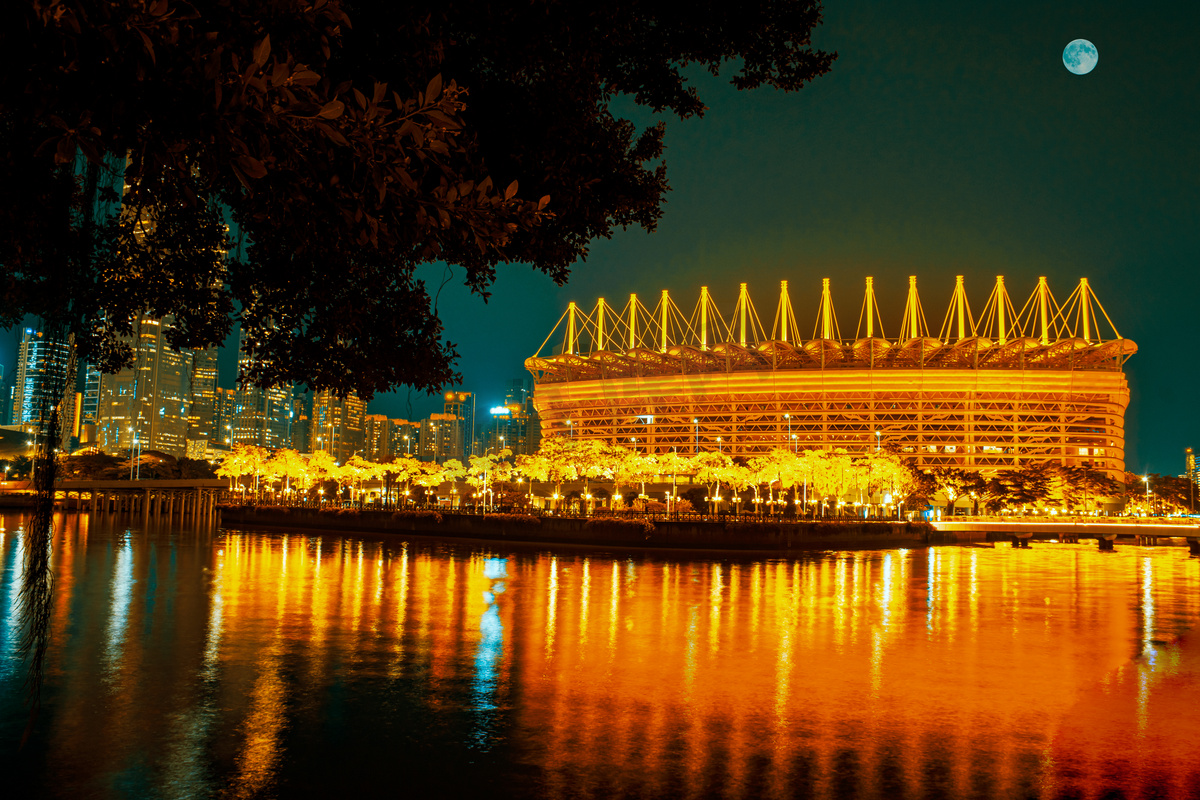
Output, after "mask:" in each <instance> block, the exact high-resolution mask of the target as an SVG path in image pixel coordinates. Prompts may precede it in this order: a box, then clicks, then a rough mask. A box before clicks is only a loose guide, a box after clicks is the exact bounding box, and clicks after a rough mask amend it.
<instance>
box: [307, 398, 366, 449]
mask: <svg viewBox="0 0 1200 800" xmlns="http://www.w3.org/2000/svg"><path fill="white" fill-rule="evenodd" d="M366 411H367V404H366V403H364V402H363V401H362V400H360V399H359V398H358V395H357V394H355V393H354V392H351V393H350V394H349V395H348V396H347V397H345V398H344V399H338V397H337V396H336V395H335V394H334V393H333V392H332V391H330V390H328V389H325V390H322V391H320V392H317V393H316V394H315V395H314V396H313V406H312V417H311V421H310V422H309V437H310V439H309V451H310V452H313V453H315V452H317V451H323V452H326V453H329V454H330V455H332V456H333V457H334V459H335V460H336V461H337V462H338V463H342V464H344V463H346V461H347V460H349V458H350V457H351V456H352V455H354V454H355V453H358V454H359V455H362V454H363V451H364V450H365V441H364V439H365V436H364V434H365V431H364V428H363V418H364V417H365V416H366Z"/></svg>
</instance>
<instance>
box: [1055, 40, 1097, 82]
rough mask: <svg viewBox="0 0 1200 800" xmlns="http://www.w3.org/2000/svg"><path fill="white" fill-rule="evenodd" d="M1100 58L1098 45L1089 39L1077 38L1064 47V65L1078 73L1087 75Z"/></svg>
mask: <svg viewBox="0 0 1200 800" xmlns="http://www.w3.org/2000/svg"><path fill="white" fill-rule="evenodd" d="M1099 60H1100V54H1099V53H1098V52H1096V45H1094V44H1092V43H1091V42H1089V41H1088V40H1087V39H1076V40H1075V41H1073V42H1071V43H1070V44H1069V45H1067V46H1066V47H1064V48H1063V66H1064V67H1066V68H1067V69H1068V70H1070V71H1071V72H1073V73H1075V74H1076V75H1087V74H1088V73H1089V72H1091V71H1092V70H1094V69H1095V68H1096V62H1097V61H1099Z"/></svg>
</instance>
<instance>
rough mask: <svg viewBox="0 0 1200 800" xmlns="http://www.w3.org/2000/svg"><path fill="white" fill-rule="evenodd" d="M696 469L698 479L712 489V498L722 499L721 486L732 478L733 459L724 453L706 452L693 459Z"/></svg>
mask: <svg viewBox="0 0 1200 800" xmlns="http://www.w3.org/2000/svg"><path fill="white" fill-rule="evenodd" d="M692 463H693V464H694V465H695V467H696V479H697V480H699V481H700V482H702V483H705V484H708V485H709V486H711V487H712V491H711V492H709V496H710V497H720V495H721V484H722V483H725V482H727V481H728V480H729V478H730V477H731V475H730V470H731V467H732V466H733V459H731V458H730V457H729V456H727V455H725V454H724V453H713V452H705V453H699V454H697V455H696V456H695V457H693V458H692Z"/></svg>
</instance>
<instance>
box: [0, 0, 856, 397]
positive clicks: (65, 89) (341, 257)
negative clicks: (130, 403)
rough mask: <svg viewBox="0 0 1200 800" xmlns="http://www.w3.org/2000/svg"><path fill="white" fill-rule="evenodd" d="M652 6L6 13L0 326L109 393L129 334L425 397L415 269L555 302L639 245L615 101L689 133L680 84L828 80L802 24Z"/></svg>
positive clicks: (815, 15) (430, 338)
mask: <svg viewBox="0 0 1200 800" xmlns="http://www.w3.org/2000/svg"><path fill="white" fill-rule="evenodd" d="M681 8H682V7H681ZM666 9H667V6H665V5H661V4H657V3H646V2H630V3H605V4H599V5H597V4H591V3H574V2H565V1H564V2H553V0H551V2H545V3H536V4H528V5H525V4H512V3H496V2H482V1H475V2H472V1H470V0H468V1H466V2H452V3H448V4H442V5H440V6H436V7H434V8H427V7H421V8H419V9H418V8H414V7H412V6H411V5H409V4H405V3H367V2H352V1H351V0H343V1H342V2H339V1H338V0H316V2H311V3H310V2H303V3H302V2H295V1H294V0H274V2H270V1H268V2H237V1H236V0H192V2H177V1H176V0H116V1H115V2H108V1H105V2H101V1H100V0H42V2H27V3H22V4H20V5H19V6H18V7H17V8H15V9H12V10H10V12H9V15H8V17H7V18H6V21H5V22H6V24H5V26H4V27H3V28H2V29H0V31H2V32H0V44H2V47H0V68H2V69H3V74H4V76H5V79H4V82H3V83H2V84H0V268H2V269H3V270H4V278H5V290H4V294H3V303H2V304H0V323H7V324H12V323H14V322H16V321H18V320H19V319H20V317H21V316H22V315H23V314H27V313H32V314H36V315H38V316H41V317H43V318H45V319H47V320H53V321H56V322H58V323H60V324H61V325H62V326H63V330H64V332H66V333H72V334H74V336H75V342H76V344H77V346H78V349H79V354H80V356H81V357H84V358H87V359H89V360H91V361H95V362H98V363H100V364H101V365H102V366H103V367H104V368H106V369H109V370H113V369H116V368H117V367H120V366H123V365H126V364H128V363H129V359H130V349H129V346H128V344H127V342H126V339H125V337H126V336H127V335H128V334H129V332H130V330H131V325H132V324H134V322H135V321H136V315H137V313H138V312H139V311H144V312H147V313H150V314H152V315H154V316H167V315H171V316H173V317H174V318H175V321H176V327H175V329H174V331H173V332H172V333H171V339H172V343H173V344H176V345H179V346H191V347H198V346H203V345H206V344H211V343H214V342H219V341H222V340H223V339H224V337H225V335H226V334H227V333H228V332H229V330H230V329H231V326H232V324H233V323H234V322H238V323H240V324H241V326H242V329H243V330H244V331H245V332H246V333H247V336H248V341H249V345H250V348H251V350H252V351H253V354H254V355H255V356H256V357H257V361H256V364H255V366H254V368H253V369H252V370H251V373H250V375H249V376H248V377H249V378H251V379H252V380H253V381H255V382H256V383H259V384H260V385H274V384H278V383H302V382H307V383H309V384H311V385H313V386H315V387H318V388H325V387H329V388H333V389H335V390H337V391H339V392H345V391H348V390H350V389H355V390H357V391H358V392H359V394H360V395H361V396H362V397H364V398H369V397H370V396H371V395H372V394H373V393H375V392H377V391H382V390H386V389H390V388H393V387H395V386H397V385H400V384H407V385H410V386H414V387H417V388H420V389H425V390H436V389H439V388H440V387H441V386H442V385H444V384H446V383H447V382H450V381H452V380H454V379H455V378H456V377H457V376H456V374H455V372H454V369H453V361H454V356H455V353H454V348H453V346H452V345H450V344H448V343H447V342H445V341H444V340H443V339H442V328H441V324H440V322H439V321H438V319H437V316H436V314H435V313H434V310H433V308H432V306H431V299H430V297H429V294H428V292H427V291H426V287H425V286H424V285H423V283H422V282H421V281H419V280H417V279H416V277H415V272H414V270H415V269H416V267H417V266H418V265H420V264H422V263H426V262H434V261H444V262H447V263H449V264H452V265H458V266H461V267H462V268H463V276H464V280H465V282H466V284H467V285H468V286H470V287H471V288H472V289H473V290H475V291H476V292H479V293H481V294H486V293H487V289H488V287H489V286H490V285H491V283H492V281H493V280H494V278H495V276H496V272H495V270H496V268H497V266H498V265H501V264H504V263H509V262H513V261H520V262H526V263H528V264H531V265H532V266H533V267H534V268H536V269H539V270H542V271H544V272H546V273H547V274H549V275H550V276H551V277H552V278H553V279H554V280H556V281H563V280H565V279H566V277H567V274H568V271H569V269H570V268H571V266H572V264H574V263H575V262H576V261H577V260H579V259H581V258H583V257H584V256H585V255H586V253H587V247H588V243H589V242H590V241H591V240H593V239H595V238H597V237H601V236H608V235H610V234H611V233H612V231H613V229H614V227H616V226H625V225H630V224H638V225H641V226H643V227H645V228H647V229H651V230H652V229H653V228H654V226H655V224H656V221H657V219H658V217H659V215H660V210H661V204H662V201H663V194H664V192H665V191H666V188H667V183H666V173H665V167H664V165H663V164H662V161H661V157H662V153H663V138H662V137H663V127H662V126H661V125H656V126H653V127H650V128H648V129H646V130H641V131H639V130H637V128H636V127H635V126H634V125H633V124H632V123H630V122H629V121H627V120H624V119H620V118H619V117H618V116H616V115H615V114H614V113H613V111H612V105H613V102H614V101H615V100H617V99H618V98H621V97H628V98H631V99H632V100H634V101H635V102H636V103H639V104H641V105H643V106H646V107H648V108H650V109H653V110H655V111H670V112H673V113H674V114H676V115H678V116H680V117H688V116H692V115H698V114H700V113H701V112H702V111H703V104H702V101H701V99H700V98H699V97H697V96H696V94H695V92H694V91H693V90H692V89H691V88H689V86H688V85H687V83H686V81H685V78H684V69H685V67H686V66H687V65H695V66H696V67H699V68H703V69H708V70H710V71H712V72H717V71H718V70H719V69H720V68H721V67H722V66H727V68H728V69H730V70H731V71H732V73H733V75H732V81H733V83H734V84H735V85H737V86H738V87H740V88H752V87H755V86H759V85H761V84H769V85H772V86H776V87H779V88H782V89H785V90H792V89H798V88H800V87H801V86H802V85H804V83H805V82H806V81H808V80H810V79H811V78H813V77H814V76H817V75H820V74H822V73H823V72H825V71H826V70H827V69H828V68H829V66H830V63H831V61H832V56H831V55H828V54H825V53H822V52H819V51H815V50H813V49H812V48H811V46H810V34H811V31H812V29H813V27H814V26H815V25H816V24H817V22H818V21H819V10H820V7H819V5H818V4H817V3H815V2H808V1H807V0H793V1H792V2H788V1H787V0H784V1H783V2H747V3H739V4H728V3H715V2H713V3H701V4H700V6H696V5H695V4H689V5H688V6H687V7H686V8H685V9H683V10H681V11H679V12H673V11H668V10H666ZM122 194H123V196H122ZM98 199H99V200H101V201H103V202H97V201H98ZM118 208H119V209H121V210H120V212H119V213H118V211H117V209H118ZM226 221H232V222H233V223H234V226H233V228H232V231H233V232H234V237H235V240H234V241H233V242H231V243H227V242H225V241H224V238H225V237H224V236H223V233H224V227H225V223H226ZM230 246H232V250H230V256H231V257H230V258H224V257H223V255H224V251H225V250H226V249H227V248H228V247H230Z"/></svg>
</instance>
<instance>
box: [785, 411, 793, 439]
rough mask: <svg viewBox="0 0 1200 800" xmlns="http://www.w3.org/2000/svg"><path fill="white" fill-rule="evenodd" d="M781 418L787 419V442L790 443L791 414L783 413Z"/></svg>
mask: <svg viewBox="0 0 1200 800" xmlns="http://www.w3.org/2000/svg"><path fill="white" fill-rule="evenodd" d="M783 418H784V419H786V420H787V424H788V442H789V443H791V441H792V415H791V414H784V415H783Z"/></svg>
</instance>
